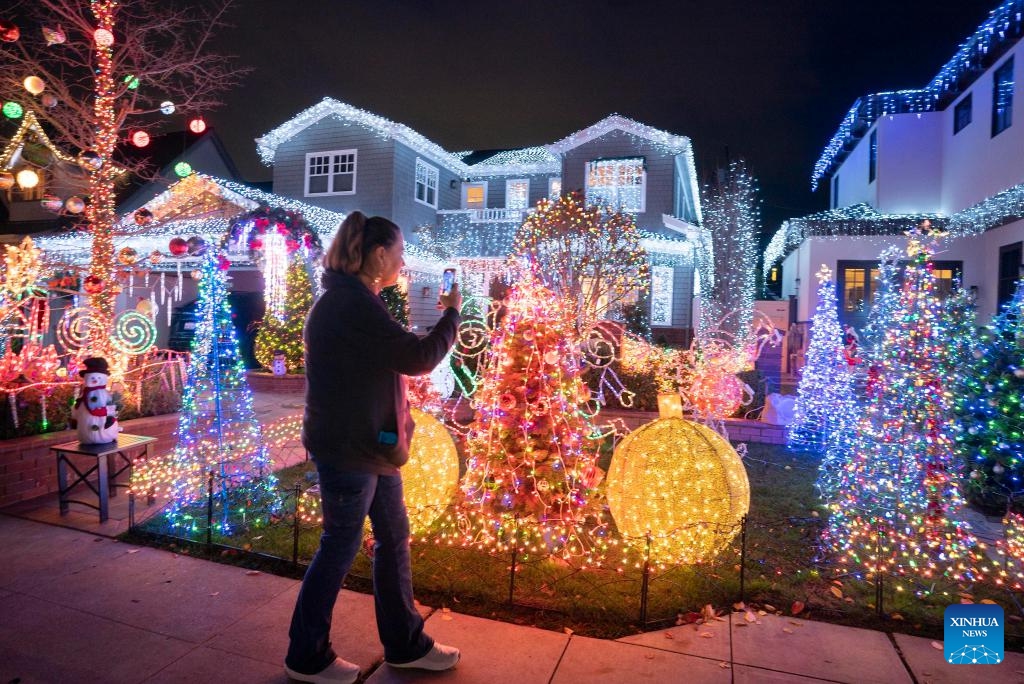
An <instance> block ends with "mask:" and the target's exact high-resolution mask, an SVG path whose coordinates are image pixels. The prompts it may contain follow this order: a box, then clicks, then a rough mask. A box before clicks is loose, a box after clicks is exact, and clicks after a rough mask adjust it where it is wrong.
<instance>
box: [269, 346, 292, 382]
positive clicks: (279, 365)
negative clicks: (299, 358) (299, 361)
mask: <svg viewBox="0 0 1024 684" xmlns="http://www.w3.org/2000/svg"><path fill="white" fill-rule="evenodd" d="M271 370H272V371H273V372H274V375H277V376H281V375H287V374H288V363H287V358H286V357H285V353H284V350H283V349H275V350H274V362H273V364H272V365H271Z"/></svg>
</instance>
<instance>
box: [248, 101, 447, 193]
mask: <svg viewBox="0 0 1024 684" xmlns="http://www.w3.org/2000/svg"><path fill="white" fill-rule="evenodd" d="M327 118H333V119H339V120H342V121H349V122H352V123H355V124H358V125H360V126H363V127H365V128H367V129H369V130H371V131H373V132H374V133H376V134H378V135H380V136H381V137H383V138H385V139H389V140H397V141H398V142H400V143H402V144H404V145H406V146H408V147H410V148H412V149H413V150H415V151H416V152H418V153H420V154H422V155H423V156H424V157H427V158H429V159H430V160H431V161H434V162H435V163H437V164H440V165H442V166H445V167H447V168H449V169H451V170H452V171H455V172H456V173H458V174H460V175H465V172H466V165H465V164H464V163H463V162H462V160H461V159H459V158H458V157H456V156H455V155H453V154H452V153H451V152H447V151H445V150H444V149H443V148H442V147H441V146H440V145H438V144H437V143H435V142H433V141H431V140H429V139H427V138H426V137H425V136H423V135H421V134H419V133H417V132H416V131H414V130H413V129H411V128H409V127H408V126H406V125H405V124H400V123H396V122H394V121H391V120H390V119H385V118H384V117H382V116H377V115H376V114H371V113H370V112H368V111H366V110H365V109H359V108H357V107H353V106H352V105H348V104H345V103H344V102H339V101H338V100H335V99H334V98H330V97H325V98H324V99H323V100H321V101H320V102H318V103H317V104H315V105H313V106H312V107H310V108H308V109H304V110H303V111H301V112H299V113H298V114H296V115H295V116H294V117H293V118H291V119H289V120H288V121H286V122H284V123H283V124H281V125H280V126H278V127H277V128H275V129H273V130H272V131H270V132H268V133H265V134H263V135H262V136H260V137H259V138H256V147H257V150H258V151H259V154H260V159H262V160H263V163H264V164H266V165H267V166H270V165H271V164H273V163H274V157H275V155H276V154H277V148H278V146H280V145H281V144H282V143H285V142H287V141H289V140H291V139H292V138H294V137H295V136H296V135H298V134H299V133H301V132H302V131H304V130H306V129H307V128H309V127H310V126H312V125H313V124H315V123H318V122H319V121H322V120H323V119H327Z"/></svg>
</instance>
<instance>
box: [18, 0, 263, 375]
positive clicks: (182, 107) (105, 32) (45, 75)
mask: <svg viewBox="0 0 1024 684" xmlns="http://www.w3.org/2000/svg"><path fill="white" fill-rule="evenodd" d="M229 5H230V0H210V1H209V2H199V3H197V2H182V1H181V0H122V1H121V2H117V1H116V0H92V1H90V0H33V2H31V3H24V4H22V5H21V6H20V7H18V8H17V9H16V11H15V12H14V13H13V14H12V15H9V16H10V17H12V18H13V19H14V21H16V22H17V24H18V26H19V29H20V38H18V39H17V40H15V41H13V42H4V43H0V99H2V100H4V101H13V102H18V103H21V104H22V106H23V107H24V109H26V110H33V111H34V112H35V113H36V116H37V118H38V119H39V120H40V121H41V122H42V124H43V126H44V127H45V128H47V129H48V131H50V132H52V134H53V138H54V143H55V144H56V145H58V146H60V147H62V148H64V150H65V151H67V152H69V153H72V154H75V153H77V154H78V155H79V159H80V161H81V163H82V165H83V167H84V169H85V170H86V171H87V172H88V188H89V197H87V198H86V199H87V200H88V201H87V205H86V208H85V212H84V219H85V222H86V224H87V225H86V226H84V227H85V228H87V229H88V230H89V231H90V232H91V233H92V235H93V244H92V261H91V266H90V275H91V276H94V278H93V282H94V283H98V289H97V288H94V289H97V291H96V292H94V293H91V294H90V299H89V302H90V306H91V308H92V309H93V316H94V318H93V321H92V324H91V326H90V333H89V337H90V344H89V352H90V353H92V354H97V355H102V356H109V355H111V354H112V353H113V348H112V346H111V343H110V333H111V330H112V327H113V314H114V311H113V308H114V298H115V292H114V288H113V276H114V231H115V227H116V225H117V214H116V211H115V197H114V190H115V184H116V182H117V180H118V178H119V176H120V175H121V174H123V173H124V172H125V171H128V172H131V173H145V172H146V171H147V170H148V169H147V168H146V165H145V162H144V161H143V160H140V159H139V157H138V156H135V155H125V154H123V153H121V152H120V151H119V149H118V145H119V144H120V143H122V142H123V141H124V138H125V134H126V133H127V132H128V131H130V130H145V131H156V130H157V129H159V127H160V125H161V123H162V118H163V117H162V116H161V112H162V113H163V114H164V115H166V114H167V112H168V111H172V110H173V112H174V115H175V116H179V117H180V116H183V115H186V116H187V115H190V114H201V113H204V112H208V111H210V110H212V109H214V108H216V107H217V106H219V105H220V104H221V103H220V101H219V99H218V94H219V93H220V92H222V91H223V90H225V89H227V88H230V87H232V86H234V85H236V84H237V83H238V81H239V80H240V78H241V76H242V74H243V73H244V70H241V69H237V68H234V67H233V66H232V64H231V61H230V58H229V57H227V56H224V55H219V54H214V53H211V52H208V51H207V46H208V44H209V42H210V40H211V38H212V37H213V35H214V34H215V32H216V31H218V30H219V29H222V28H224V26H225V23H224V16H225V12H226V11H227V9H228V7H229ZM28 77H35V78H36V79H39V81H35V82H33V83H31V84H27V83H26V78H28ZM28 85H32V90H33V91H35V92H30V91H29V90H28ZM40 85H43V86H45V90H42V91H40V90H39V86H40ZM168 103H170V104H172V105H173V108H172V107H171V106H169V104H168Z"/></svg>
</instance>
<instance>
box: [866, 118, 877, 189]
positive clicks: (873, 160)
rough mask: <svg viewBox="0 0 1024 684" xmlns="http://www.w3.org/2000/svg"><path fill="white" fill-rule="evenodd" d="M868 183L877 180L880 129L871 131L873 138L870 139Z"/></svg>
mask: <svg viewBox="0 0 1024 684" xmlns="http://www.w3.org/2000/svg"><path fill="white" fill-rule="evenodd" d="M868 145H869V147H868V183H874V182H875V176H877V175H878V129H877V128H876V129H875V130H873V131H871V138H870V140H869V141H868Z"/></svg>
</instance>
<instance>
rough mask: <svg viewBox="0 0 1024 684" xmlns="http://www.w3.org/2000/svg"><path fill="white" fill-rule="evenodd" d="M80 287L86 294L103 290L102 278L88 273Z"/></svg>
mask: <svg viewBox="0 0 1024 684" xmlns="http://www.w3.org/2000/svg"><path fill="white" fill-rule="evenodd" d="M82 287H83V288H84V289H85V291H86V293H88V294H99V293H100V292H102V291H103V279H102V278H100V277H99V276H94V275H88V276H86V277H85V282H84V283H83V284H82Z"/></svg>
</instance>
